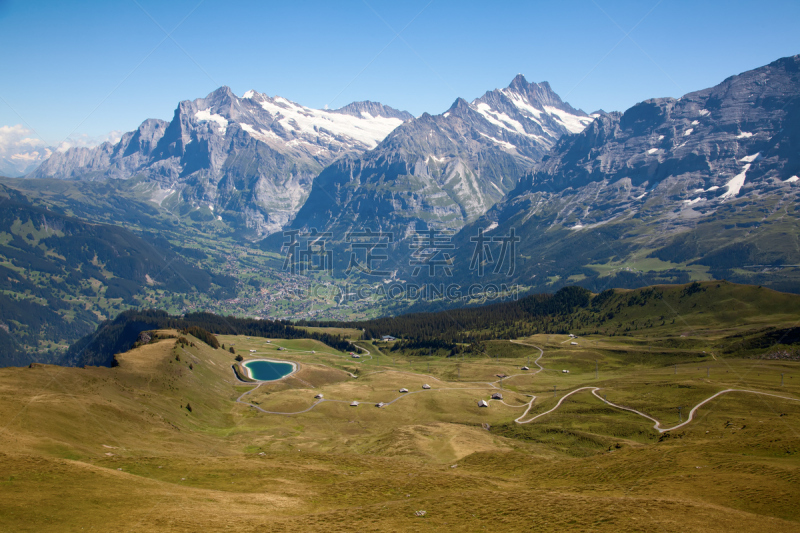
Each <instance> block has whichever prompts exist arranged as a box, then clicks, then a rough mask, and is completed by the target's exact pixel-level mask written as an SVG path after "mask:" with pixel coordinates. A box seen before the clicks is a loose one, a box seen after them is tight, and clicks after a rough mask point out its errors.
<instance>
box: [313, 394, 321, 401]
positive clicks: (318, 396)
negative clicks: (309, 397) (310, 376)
mask: <svg viewBox="0 0 800 533" xmlns="http://www.w3.org/2000/svg"><path fill="white" fill-rule="evenodd" d="M314 398H316V399H317V400H321V399H322V393H319V394H317V395H316V396H314Z"/></svg>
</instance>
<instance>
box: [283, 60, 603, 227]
mask: <svg viewBox="0 0 800 533" xmlns="http://www.w3.org/2000/svg"><path fill="white" fill-rule="evenodd" d="M592 120H594V117H591V116H589V115H586V113H584V112H582V111H579V110H576V109H573V108H572V107H570V106H569V104H567V103H565V102H562V101H561V99H560V98H559V97H558V95H557V94H555V93H554V92H553V91H552V90H551V89H550V86H549V85H548V84H547V83H546V82H545V83H541V84H537V83H528V82H527V81H526V80H525V78H524V77H522V76H521V75H520V76H517V77H516V78H515V79H514V80H513V81H512V83H511V84H510V85H509V86H508V87H507V88H505V89H497V90H494V91H490V92H487V93H486V94H485V95H484V96H482V97H481V98H478V99H476V100H474V101H473V102H471V103H468V102H466V101H465V100H463V99H460V98H459V99H458V100H456V102H455V103H454V104H453V105H452V107H451V108H450V109H448V110H447V111H446V112H445V113H442V114H441V115H435V116H433V115H429V114H427V113H426V114H423V115H422V116H421V117H419V118H418V119H415V120H410V121H407V122H405V123H403V124H402V125H401V126H399V127H398V128H397V129H395V130H394V131H392V133H391V134H389V135H388V136H387V137H386V139H384V140H383V141H382V142H381V143H380V144H379V145H378V146H377V147H376V148H375V149H373V150H371V151H369V152H366V153H365V154H363V155H361V156H359V157H347V158H342V159H340V160H338V161H337V162H335V163H334V164H332V165H331V166H329V167H328V168H326V169H325V170H324V171H323V172H322V173H321V174H320V176H319V177H318V178H317V179H316V180H315V181H314V185H313V186H312V190H311V194H310V195H309V198H308V201H307V202H306V203H305V205H304V206H303V208H302V209H301V210H300V211H299V212H298V215H297V217H296V218H295V219H294V221H293V223H292V224H291V227H292V228H293V229H297V230H302V231H310V230H311V229H312V228H316V229H317V230H319V231H322V230H325V231H330V232H331V233H332V234H333V237H332V240H333V241H340V242H341V241H342V240H344V237H345V235H346V233H347V231H349V230H352V229H358V228H370V229H373V230H376V231H377V230H382V231H391V232H393V233H394V235H395V238H396V239H403V238H405V237H407V236H408V235H409V233H410V232H412V231H414V230H423V229H427V228H436V229H451V230H457V229H459V228H461V227H462V226H463V225H464V224H465V223H468V222H471V221H473V220H475V219H476V218H478V217H480V216H481V215H482V214H484V213H485V212H486V211H487V210H488V209H489V208H490V207H491V206H492V205H494V204H495V203H496V202H497V201H498V200H500V199H501V198H502V197H503V196H504V195H505V194H506V193H507V192H509V191H510V190H512V189H513V188H514V187H515V186H516V185H517V182H518V180H519V178H520V176H522V175H524V174H525V173H526V172H528V171H529V170H530V169H532V168H533V166H534V165H535V164H536V163H537V162H538V161H539V160H540V159H541V158H542V156H543V155H544V154H545V153H546V152H547V151H548V150H549V149H550V148H551V147H552V146H553V145H554V144H555V143H556V141H557V140H558V139H559V138H561V137H562V136H564V135H567V134H573V133H577V132H580V131H582V130H583V129H584V128H585V127H586V125H587V124H589V123H591V122H592Z"/></svg>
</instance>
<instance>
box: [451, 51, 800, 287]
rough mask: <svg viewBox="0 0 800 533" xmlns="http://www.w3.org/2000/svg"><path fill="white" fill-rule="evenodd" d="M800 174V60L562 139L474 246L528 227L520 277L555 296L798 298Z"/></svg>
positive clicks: (494, 213)
mask: <svg viewBox="0 0 800 533" xmlns="http://www.w3.org/2000/svg"><path fill="white" fill-rule="evenodd" d="M799 175H800V56H795V57H789V58H784V59H781V60H778V61H775V62H774V63H772V64H770V65H767V66H765V67H762V68H759V69H756V70H753V71H749V72H745V73H743V74H741V75H738V76H733V77H731V78H728V79H727V80H725V81H723V82H722V83H720V84H719V85H717V86H715V87H713V88H710V89H706V90H702V91H697V92H693V93H690V94H687V95H685V96H683V97H682V98H680V99H678V100H675V99H670V98H662V99H654V100H647V101H645V102H642V103H640V104H637V105H635V106H633V107H632V108H630V109H628V110H627V111H625V112H624V113H610V114H605V115H603V116H601V117H599V118H598V119H597V120H595V121H594V122H592V123H591V124H590V125H589V126H588V127H587V128H586V129H585V130H584V131H583V132H581V133H580V134H579V135H575V136H569V137H563V138H562V139H561V140H559V141H558V143H556V145H555V146H554V147H553V149H552V150H551V152H550V153H548V154H547V155H546V156H545V157H544V158H543V161H542V163H541V164H540V165H538V166H537V168H536V169H535V171H534V172H533V173H531V174H530V175H528V176H526V177H525V178H523V179H521V180H520V183H519V184H518V186H517V187H516V188H515V190H514V191H512V192H511V193H510V194H509V196H508V197H507V198H506V199H505V200H504V201H503V202H502V203H500V204H498V205H496V206H495V207H494V208H493V209H492V210H490V211H489V212H488V213H487V214H486V216H485V217H484V218H483V219H481V220H479V221H477V222H476V223H475V224H474V225H473V226H471V227H469V228H466V229H465V233H464V235H465V236H464V237H463V239H464V240H463V244H466V243H467V242H468V241H467V240H466V235H467V234H473V233H475V232H476V231H477V228H478V227H485V228H488V227H491V228H492V230H491V233H493V234H504V233H507V232H508V231H509V230H510V229H511V228H512V227H513V228H515V230H516V232H517V235H519V236H521V237H522V242H521V243H520V251H521V255H520V257H519V266H520V268H518V269H517V270H516V272H515V273H514V274H513V276H512V277H513V278H514V279H516V280H518V281H520V282H522V283H524V284H526V285H530V286H534V287H538V288H543V289H548V288H555V287H557V286H558V285H560V284H565V283H567V282H568V280H571V281H573V282H579V283H584V284H587V286H591V287H592V288H603V287H605V286H623V285H646V284H647V283H651V282H659V281H681V280H684V279H686V280H688V278H689V277H692V278H704V277H705V278H708V277H727V278H728V279H736V280H739V281H749V282H761V281H760V280H766V282H769V283H772V284H773V285H775V286H776V287H778V288H790V289H792V290H796V289H800V284H798V280H800V276H798V275H797V273H796V272H795V270H796V268H795V267H793V266H790V265H796V264H798V262H800V254H798V252H797V250H798V249H800V248H798V246H797V242H796V241H797V234H798V229H800V228H798V214H799V213H798V212H797V210H796V207H795V206H796V199H797V195H798V192H799V191H800V178H798V176H799ZM468 248H469V247H468ZM459 261H460V262H461V263H464V262H466V263H468V262H469V258H468V257H461V258H459ZM501 277H502V276H501ZM623 278H625V279H623Z"/></svg>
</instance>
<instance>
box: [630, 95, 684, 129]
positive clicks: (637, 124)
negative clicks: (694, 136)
mask: <svg viewBox="0 0 800 533" xmlns="http://www.w3.org/2000/svg"><path fill="white" fill-rule="evenodd" d="M676 102H677V100H675V99H674V98H653V99H651V100H645V101H644V102H640V103H638V104H636V105H634V106H633V107H631V108H630V109H628V110H627V111H625V113H624V114H623V115H622V118H620V122H619V125H620V127H621V128H622V129H624V130H631V133H632V134H633V135H641V134H644V133H646V132H647V131H651V130H654V129H656V128H658V127H659V126H661V125H662V124H664V122H666V121H667V120H669V118H670V114H671V112H672V110H673V108H674V107H675V103H676Z"/></svg>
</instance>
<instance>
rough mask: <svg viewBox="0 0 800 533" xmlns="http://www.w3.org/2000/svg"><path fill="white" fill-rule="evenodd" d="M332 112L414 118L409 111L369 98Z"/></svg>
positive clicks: (403, 118)
mask: <svg viewBox="0 0 800 533" xmlns="http://www.w3.org/2000/svg"><path fill="white" fill-rule="evenodd" d="M332 113H341V114H342V115H351V116H354V117H358V118H362V117H363V114H362V113H367V114H369V115H371V116H373V117H385V118H399V119H400V120H403V121H406V120H411V119H413V118H414V115H412V114H411V113H409V112H408V111H400V110H398V109H395V108H393V107H389V106H387V105H383V104H381V103H379V102H371V101H369V100H364V101H362V102H353V103H351V104H347V105H346V106H344V107H340V108H339V109H335V110H333V111H332Z"/></svg>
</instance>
